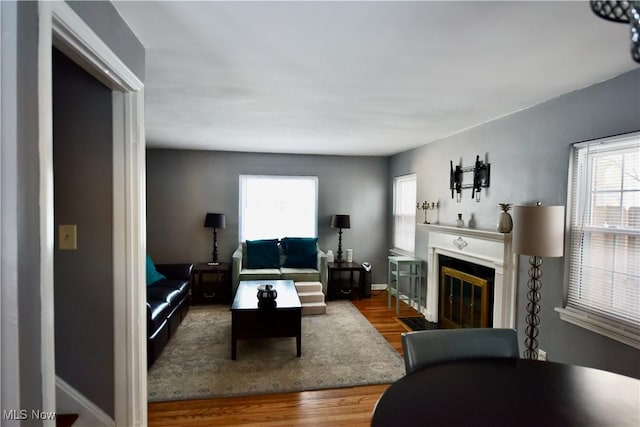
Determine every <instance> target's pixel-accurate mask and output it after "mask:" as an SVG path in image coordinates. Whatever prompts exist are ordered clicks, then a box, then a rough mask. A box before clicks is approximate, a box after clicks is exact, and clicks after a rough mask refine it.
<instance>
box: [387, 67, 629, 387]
mask: <svg viewBox="0 0 640 427" xmlns="http://www.w3.org/2000/svg"><path fill="white" fill-rule="evenodd" d="M638 129H640V71H633V72H630V73H627V74H624V75H622V76H619V77H617V78H615V79H612V80H610V81H607V82H604V83H601V84H597V85H595V86H592V87H589V88H587V89H584V90H581V91H577V92H574V93H570V94H567V95H564V96H561V97H558V98H556V99H553V100H551V101H549V102H546V103H544V104H541V105H538V106H535V107H532V108H529V109H527V110H524V111H521V112H518V113H514V114H512V115H510V116H507V117H505V118H502V119H500V120H496V121H493V122H491V123H487V124H484V125H481V126H479V127H476V128H473V129H471V130H468V131H465V132H462V133H460V134H457V135H454V136H451V137H448V138H445V139H443V140H440V141H437V142H434V143H431V144H427V145H424V146H422V147H420V148H417V149H415V150H411V151H408V152H405V153H401V154H398V155H396V156H393V157H392V159H391V166H390V168H391V169H390V176H389V179H390V180H389V186H390V187H391V185H392V182H393V177H394V176H398V175H403V174H407V173H412V172H415V173H416V174H417V182H418V190H417V192H418V194H417V198H418V201H423V200H428V201H438V202H439V203H440V208H439V209H438V211H437V222H439V223H440V224H443V225H453V224H454V221H455V218H456V214H457V213H458V212H459V213H462V214H463V218H464V219H465V221H466V223H467V224H468V223H469V219H470V218H471V217H472V216H473V218H474V219H475V224H476V225H475V226H476V228H478V229H487V230H495V227H496V221H497V218H498V215H499V213H500V210H499V208H498V203H501V202H508V203H514V204H527V203H533V202H535V201H542V203H543V204H545V205H566V196H567V170H568V169H567V168H568V163H569V145H570V144H571V143H573V142H578V141H584V140H589V139H594V138H600V137H605V136H609V135H614V134H620V133H627V132H631V131H635V130H638ZM476 155H480V157H481V158H485V156H486V158H487V159H488V161H489V162H490V163H491V186H490V188H489V189H487V191H484V189H483V191H482V193H481V197H482V198H481V201H480V202H479V203H477V202H475V201H472V200H471V193H470V190H463V200H462V202H461V203H456V201H455V200H452V199H451V193H450V191H449V161H450V160H453V162H454V164H457V163H458V162H459V160H460V159H462V165H463V166H471V165H473V162H474V161H475V157H476ZM388 206H391V203H390V200H389V205H388ZM388 209H389V210H390V207H389V208H388ZM429 215H430V219H431V222H432V223H433V222H436V215H435V214H434V213H433V212H430V213H429ZM426 252H427V233H426V231H425V230H424V229H422V228H421V227H420V226H418V227H417V231H416V255H417V256H419V257H421V258H423V259H426V255H427V254H426ZM563 263H564V259H563V258H547V259H545V260H544V265H543V272H544V277H543V279H542V301H541V306H542V308H541V314H540V317H541V321H542V323H541V325H540V337H539V342H540V348H542V349H544V350H546V351H547V355H548V358H549V359H550V360H554V361H560V362H567V363H574V364H578V365H587V366H593V367H597V368H602V369H606V370H610V371H614V372H620V373H623V374H626V375H631V376H635V377H640V363H638V361H639V352H638V350H637V349H634V348H632V347H629V346H626V345H623V344H621V343H619V342H617V341H614V340H611V339H608V338H605V337H603V336H601V335H598V334H594V333H592V332H589V331H587V330H585V329H582V328H579V327H576V326H573V325H571V324H569V323H566V322H564V321H561V320H560V319H559V317H558V314H557V313H556V312H555V311H554V307H559V306H561V305H562V298H563V274H564V264H563ZM527 268H528V259H527V257H521V259H520V272H519V285H518V286H519V289H518V309H517V328H518V333H519V336H520V337H521V341H523V339H524V338H523V337H524V328H525V321H524V317H525V306H526V291H527V286H526V283H527V279H528V275H527Z"/></svg>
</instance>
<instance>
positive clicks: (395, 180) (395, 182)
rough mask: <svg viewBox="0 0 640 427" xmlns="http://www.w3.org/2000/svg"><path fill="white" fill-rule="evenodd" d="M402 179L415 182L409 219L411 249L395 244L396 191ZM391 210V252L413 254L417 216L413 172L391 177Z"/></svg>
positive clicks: (415, 180) (416, 184)
mask: <svg viewBox="0 0 640 427" xmlns="http://www.w3.org/2000/svg"><path fill="white" fill-rule="evenodd" d="M402 181H405V182H407V181H413V182H414V183H415V186H416V194H415V199H414V201H413V207H414V210H413V212H414V215H413V218H414V220H413V221H411V223H412V226H413V249H412V250H408V248H401V247H399V246H398V245H397V240H398V239H397V234H396V231H397V226H396V224H397V221H396V211H397V205H398V199H397V195H398V194H397V192H398V183H399V182H402ZM392 197H393V210H392V218H393V227H392V228H393V232H392V235H391V238H392V243H393V248H392V252H394V253H400V254H407V255H414V254H415V240H416V218H417V212H416V210H417V209H416V208H415V206H416V200H417V198H418V179H417V176H416V174H415V173H410V174H405V175H399V176H395V177H394V178H393V196H392Z"/></svg>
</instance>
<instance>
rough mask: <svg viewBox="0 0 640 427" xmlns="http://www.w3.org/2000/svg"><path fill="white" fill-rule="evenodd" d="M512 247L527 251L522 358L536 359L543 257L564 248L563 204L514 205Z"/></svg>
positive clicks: (515, 250) (517, 251)
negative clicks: (524, 327) (525, 314)
mask: <svg viewBox="0 0 640 427" xmlns="http://www.w3.org/2000/svg"><path fill="white" fill-rule="evenodd" d="M513 250H514V252H515V253H517V254H522V255H529V264H530V267H529V281H528V282H527V285H528V287H529V291H528V292H527V301H528V302H527V316H526V321H527V327H526V329H525V333H526V338H525V340H524V345H525V351H524V358H525V359H533V360H537V359H538V351H537V349H538V340H537V337H538V325H539V324H540V317H539V316H538V314H539V313H540V304H539V302H540V288H541V287H542V283H541V282H540V278H541V277H542V268H541V267H542V257H561V256H562V255H563V252H564V206H542V204H541V203H540V202H538V203H537V204H536V205H533V206H516V207H515V208H514V209H513Z"/></svg>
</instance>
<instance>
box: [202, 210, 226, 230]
mask: <svg viewBox="0 0 640 427" xmlns="http://www.w3.org/2000/svg"><path fill="white" fill-rule="evenodd" d="M204 226H205V228H224V227H225V219H224V214H221V213H208V214H207V216H206V217H205V219H204Z"/></svg>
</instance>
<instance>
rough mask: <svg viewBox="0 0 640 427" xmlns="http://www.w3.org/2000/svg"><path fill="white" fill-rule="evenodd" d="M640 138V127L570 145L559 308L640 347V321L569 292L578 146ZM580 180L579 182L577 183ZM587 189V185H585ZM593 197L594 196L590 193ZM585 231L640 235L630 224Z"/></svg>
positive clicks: (567, 317)
mask: <svg viewBox="0 0 640 427" xmlns="http://www.w3.org/2000/svg"><path fill="white" fill-rule="evenodd" d="M639 139H640V131H638V132H632V133H627V134H622V135H615V136H611V137H606V138H599V139H594V140H590V141H584V142H580V143H575V144H571V146H570V150H571V151H570V156H569V174H568V182H567V210H566V227H567V228H566V235H567V239H565V240H566V242H565V254H566V255H565V263H564V264H565V265H564V266H565V269H564V293H563V302H562V307H556V308H555V310H556V311H557V312H558V313H559V315H560V319H561V320H563V321H566V322H569V323H571V324H573V325H576V326H580V327H582V328H585V329H587V330H590V331H592V332H595V333H597V334H600V335H603V336H606V337H608V338H611V339H614V340H616V341H619V342H622V343H624V344H627V345H629V346H632V347H635V348H638V349H640V322H639V323H638V325H634V324H632V323H629V322H624V321H622V320H617V319H614V318H610V317H606V316H604V315H599V314H598V313H596V312H595V310H594V311H589V310H588V309H586V308H585V309H583V308H581V307H575V306H572V305H570V304H569V292H570V286H571V284H570V275H571V265H572V259H571V258H572V245H573V242H572V240H573V235H572V225H573V223H572V221H573V215H574V210H575V209H577V208H578V207H577V206H574V204H575V203H574V200H576V198H575V197H574V194H575V191H580V190H581V189H578V188H574V172H575V165H576V162H577V160H576V155H577V150H578V149H579V148H582V147H585V146H592V145H596V144H597V145H605V144H606V145H612V146H613V145H615V144H620V143H624V142H625V141H629V142H633V141H634V140H636V141H637V140H639ZM589 170H590V172H591V167H590V166H589ZM578 185H579V184H576V187H577V186H578ZM583 190H584V189H583ZM620 191H621V192H624V191H626V190H625V189H624V185H622V186H621V188H620ZM590 199H591V196H590ZM585 231H586V232H589V233H599V232H603V231H604V232H606V233H607V234H612V235H613V234H617V235H620V234H623V235H626V236H630V235H637V234H636V232H635V230H634V229H629V228H615V229H614V228H606V227H599V226H595V225H594V226H591V225H590V226H589V227H585Z"/></svg>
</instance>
